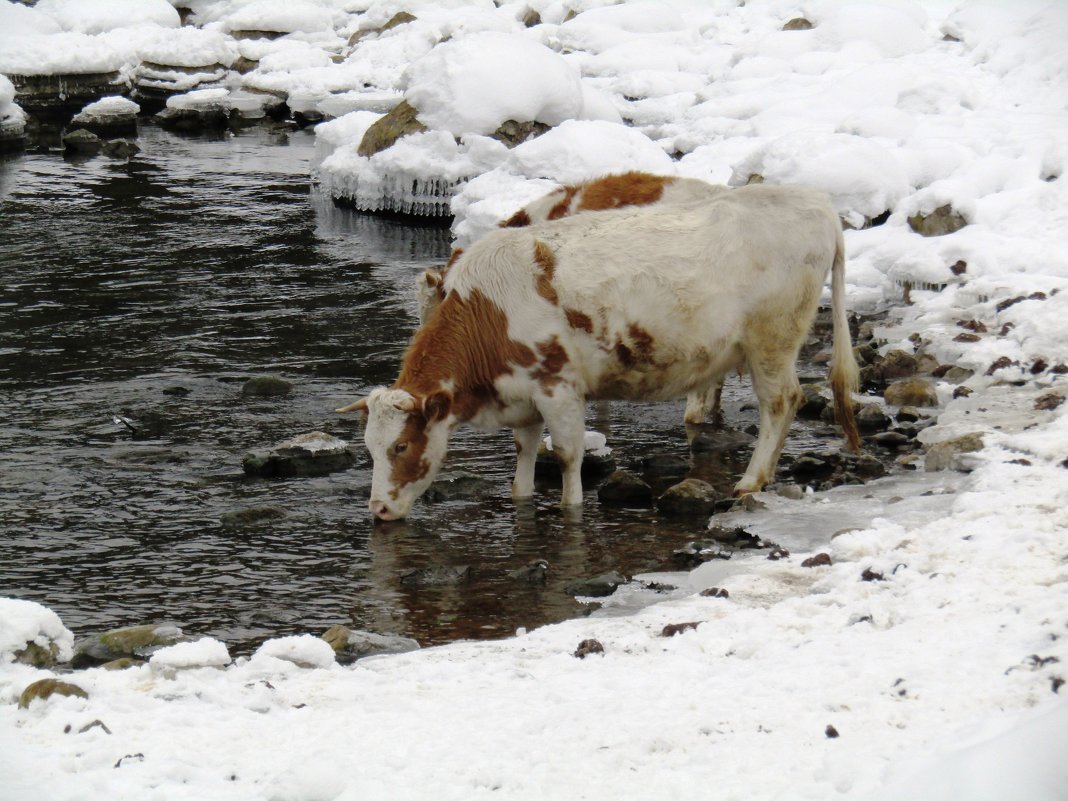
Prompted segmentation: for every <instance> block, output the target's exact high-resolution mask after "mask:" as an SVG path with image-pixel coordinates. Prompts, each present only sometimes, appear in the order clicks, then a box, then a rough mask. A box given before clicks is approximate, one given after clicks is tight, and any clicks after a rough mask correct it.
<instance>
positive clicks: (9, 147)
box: [0, 103, 26, 153]
mask: <svg viewBox="0 0 1068 801" xmlns="http://www.w3.org/2000/svg"><path fill="white" fill-rule="evenodd" d="M25 146H26V115H25V114H23V112H22V109H21V108H19V107H18V106H17V105H15V104H14V103H12V104H10V105H8V106H7V107H6V108H5V109H3V110H2V111H0V153H13V152H15V151H18V150H22V149H23V148H24V147H25Z"/></svg>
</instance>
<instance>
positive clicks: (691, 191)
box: [416, 171, 740, 425]
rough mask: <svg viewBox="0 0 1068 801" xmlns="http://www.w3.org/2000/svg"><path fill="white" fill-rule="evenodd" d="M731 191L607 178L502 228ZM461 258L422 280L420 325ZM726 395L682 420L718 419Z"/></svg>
mask: <svg viewBox="0 0 1068 801" xmlns="http://www.w3.org/2000/svg"><path fill="white" fill-rule="evenodd" d="M726 191H730V190H729V189H728V187H726V186H723V185H721V184H710V183H708V182H707V181H701V180H698V179H696V178H677V177H675V176H671V175H653V174H652V173H647V172H636V171H633V172H625V173H619V174H615V175H605V176H602V177H600V178H595V179H593V180H590V181H586V182H585V183H581V184H571V185H567V186H560V187H557V188H556V189H554V190H553V191H551V192H549V193H548V194H546V195H544V196H542V197H540V198H538V199H537V200H533V201H531V202H530V203H528V204H527V205H526V206H524V207H523V208H522V209H520V210H519V211H517V212H516V213H515V214H513V215H512V216H511V217H509V218H508V219H507V220H504V221H503V222H501V223H500V227H501V228H526V227H527V226H529V225H534V224H536V223H542V222H548V221H550V220H562V219H563V218H565V217H571V216H574V215H575V214H581V213H583V212H587V211H607V210H610V209H620V208H625V207H628V206H656V205H661V204H663V205H674V204H690V203H703V202H705V201H707V200H709V199H711V198H712V197H714V196H715V195H718V194H719V193H721V192H726ZM462 254H463V251H462V250H460V249H456V250H453V252H452V254H451V255H450V257H449V261H448V263H447V264H446V265H445V266H444V267H443V268H441V269H430V270H426V271H425V272H424V273H423V275H422V276H421V277H420V278H419V279H418V280H417V282H416V291H417V293H418V296H419V322H420V323H425V322H426V321H427V319H428V318H429V317H430V313H431V312H432V311H433V310H434V309H435V308H437V306H438V304H440V303H441V301H442V300H443V299H444V297H445V289H444V280H445V274H446V273H447V272H448V271H449V268H450V267H452V265H453V264H454V263H455V261H456V259H458V258H459V257H460V256H461V255H462ZM739 369H740V368H739ZM722 393H723V379H722V378H719V379H716V380H714V381H713V382H712V384H711V385H710V386H708V387H707V388H705V389H704V390H702V391H699V392H691V393H689V394H688V395H687V397H686V411H685V413H684V415H683V419H684V420H685V422H686V423H687V424H688V425H696V424H697V423H700V422H702V421H703V420H705V418H707V417H708V415H709V414H711V413H717V414H718V413H719V410H720V398H721V396H722Z"/></svg>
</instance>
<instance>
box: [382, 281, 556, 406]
mask: <svg viewBox="0 0 1068 801" xmlns="http://www.w3.org/2000/svg"><path fill="white" fill-rule="evenodd" d="M536 361H537V357H536V355H535V354H534V351H533V350H532V349H531V348H530V347H528V346H526V345H524V344H522V343H520V342H516V341H515V340H513V339H510V338H509V336H508V318H507V316H506V315H505V313H504V311H502V310H501V308H500V307H499V306H498V305H497V304H496V303H494V302H493V301H492V300H490V299H489V298H487V297H486V296H485V295H484V294H482V293H481V292H480V291H479V290H477V289H475V290H471V292H470V293H469V294H468V295H467V296H466V297H461V296H460V295H459V294H458V293H457V292H450V293H449V294H448V295H447V296H446V297H445V300H444V301H442V303H441V304H440V305H439V306H438V307H437V309H435V310H434V312H433V313H432V314H431V315H430V318H429V319H428V320H427V321H426V323H425V324H424V325H423V326H422V327H421V328H420V329H419V330H418V331H417V332H416V334H415V336H414V337H413V338H412V342H411V344H410V345H409V346H408V352H407V353H406V354H405V356H404V361H403V364H402V366H401V373H400V376H399V377H398V379H397V383H396V384H395V386H396V387H397V388H400V389H404V390H407V391H408V392H410V393H411V394H412V395H414V396H415V397H417V398H422V397H426V396H427V395H430V394H432V393H434V392H437V391H440V390H447V391H449V392H451V393H452V397H453V414H454V415H455V416H456V418H457V422H465V421H467V420H470V419H471V418H472V417H474V416H475V415H476V414H478V412H479V411H480V410H481V409H482V408H483V407H484V406H486V405H487V404H493V403H498V404H499V402H500V399H499V397H498V393H497V387H496V381H497V379H498V378H500V377H501V376H503V375H507V374H508V373H511V372H512V371H513V370H514V369H515V368H516V367H531V366H532V365H533V364H534V363H535V362H536Z"/></svg>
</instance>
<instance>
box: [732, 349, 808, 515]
mask: <svg viewBox="0 0 1068 801" xmlns="http://www.w3.org/2000/svg"><path fill="white" fill-rule="evenodd" d="M752 374H753V389H754V390H755V391H756V396H757V400H758V401H759V403H760V433H759V435H758V436H757V442H756V447H755V448H753V456H752V457H751V458H750V459H749V467H748V468H747V469H746V471H745V475H744V476H742V479H741V481H739V482H738V483H737V484H736V485H735V487H734V494H735V495H745V494H746V493H749V492H760V490H761V489H763V488H764V485H765V484H767V483H768V482H770V481H771V480H772V478H774V476H775V466H776V464H778V461H779V452H780V451H782V446H783V443H784V442H785V441H786V434H787V432H789V430H790V423H791V422H793V419H794V412H795V411H796V410H797V407H798V405H799V404H800V403H801V401H802V400H803V398H804V395H803V394H802V392H801V385H800V383H798V380H797V373H796V372H794V366H793V362H792V361H791V362H788V363H786V364H783V365H780V366H779V368H778V369H775V370H770V369H766V368H763V369H761V368H757V367H753V368H752Z"/></svg>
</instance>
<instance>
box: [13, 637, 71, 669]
mask: <svg viewBox="0 0 1068 801" xmlns="http://www.w3.org/2000/svg"><path fill="white" fill-rule="evenodd" d="M59 654H60V647H59V644H58V643H55V642H51V641H50V642H49V643H48V644H47V645H40V644H38V643H35V642H28V643H26V647H25V648H23V649H22V650H21V651H15V661H16V662H17V663H18V664H20V665H29V666H30V667H35V668H38V669H41V670H44V669H47V668H50V667H52V666H53V665H55V664H56V661H57V660H58V659H59Z"/></svg>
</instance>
